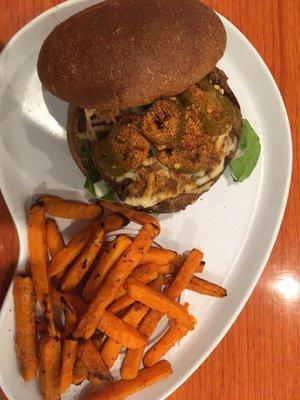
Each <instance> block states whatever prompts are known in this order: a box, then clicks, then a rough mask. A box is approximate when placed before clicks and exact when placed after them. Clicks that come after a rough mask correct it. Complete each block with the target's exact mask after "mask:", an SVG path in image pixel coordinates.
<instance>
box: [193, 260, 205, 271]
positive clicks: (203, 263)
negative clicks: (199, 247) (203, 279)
mask: <svg viewBox="0 0 300 400" xmlns="http://www.w3.org/2000/svg"><path fill="white" fill-rule="evenodd" d="M204 267H205V261H201V262H200V264H199V266H198V268H196V271H195V272H199V273H202V272H203V270H204Z"/></svg>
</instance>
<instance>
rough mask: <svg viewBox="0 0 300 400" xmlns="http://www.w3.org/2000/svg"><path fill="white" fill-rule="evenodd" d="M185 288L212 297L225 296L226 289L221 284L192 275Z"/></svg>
mask: <svg viewBox="0 0 300 400" xmlns="http://www.w3.org/2000/svg"><path fill="white" fill-rule="evenodd" d="M187 288H188V289H189V290H192V291H193V292H197V293H200V294H205V295H207V296H213V297H226V296H227V291H226V289H224V288H223V287H222V286H219V285H217V284H215V283H212V282H209V281H206V280H205V279H201V278H198V277H196V276H194V277H193V278H192V280H191V281H190V283H189V284H188V286H187Z"/></svg>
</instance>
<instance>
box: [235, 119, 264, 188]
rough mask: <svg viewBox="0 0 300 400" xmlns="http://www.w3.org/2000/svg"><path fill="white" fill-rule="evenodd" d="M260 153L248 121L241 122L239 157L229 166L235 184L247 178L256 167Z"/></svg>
mask: <svg viewBox="0 0 300 400" xmlns="http://www.w3.org/2000/svg"><path fill="white" fill-rule="evenodd" d="M260 152H261V145H260V140H259V137H258V136H257V134H256V132H255V131H254V129H253V128H252V126H251V125H250V123H249V121H247V120H246V119H244V120H243V131H242V135H241V139H240V143H239V153H241V155H239V156H237V157H236V158H234V159H233V160H232V161H231V163H230V164H229V165H230V169H231V175H232V177H233V179H234V180H235V181H237V182H243V181H244V180H245V179H247V178H249V176H250V175H251V173H252V171H253V170H254V168H255V167H256V164H257V162H258V159H259V156H260Z"/></svg>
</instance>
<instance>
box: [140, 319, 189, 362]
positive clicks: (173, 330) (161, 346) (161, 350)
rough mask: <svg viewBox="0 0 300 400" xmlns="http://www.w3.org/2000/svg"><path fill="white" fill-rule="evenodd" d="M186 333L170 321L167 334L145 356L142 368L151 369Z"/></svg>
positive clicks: (182, 328)
mask: <svg viewBox="0 0 300 400" xmlns="http://www.w3.org/2000/svg"><path fill="white" fill-rule="evenodd" d="M188 332H189V330H188V329H187V328H186V327H185V326H184V325H181V324H178V323H176V322H173V321H172V322H171V324H170V327H169V329H168V330H167V332H166V333H165V334H164V335H163V336H162V337H161V338H160V339H159V340H158V341H157V342H156V343H155V344H154V346H152V347H151V349H150V350H148V352H147V353H146V354H145V356H144V359H143V363H144V366H145V367H151V366H152V365H154V364H156V363H157V362H158V360H159V359H160V358H162V357H163V356H164V355H165V354H166V353H167V352H168V351H169V350H170V349H171V348H172V347H173V346H174V345H175V344H176V343H177V342H178V341H179V340H180V339H182V338H183V337H184V336H185V335H187V333H188Z"/></svg>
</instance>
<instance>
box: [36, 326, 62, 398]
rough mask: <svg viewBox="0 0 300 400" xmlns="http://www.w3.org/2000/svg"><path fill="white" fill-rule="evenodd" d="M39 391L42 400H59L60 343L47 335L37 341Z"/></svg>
mask: <svg viewBox="0 0 300 400" xmlns="http://www.w3.org/2000/svg"><path fill="white" fill-rule="evenodd" d="M39 355H40V379H39V383H40V391H41V393H42V396H43V400H59V399H60V393H59V369H60V355H61V345H60V341H58V340H56V339H54V338H52V337H51V336H49V335H48V334H45V335H43V336H42V337H41V339H40V341H39Z"/></svg>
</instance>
